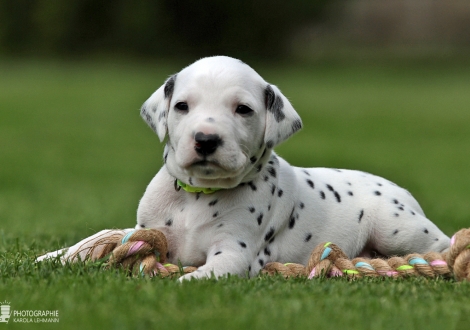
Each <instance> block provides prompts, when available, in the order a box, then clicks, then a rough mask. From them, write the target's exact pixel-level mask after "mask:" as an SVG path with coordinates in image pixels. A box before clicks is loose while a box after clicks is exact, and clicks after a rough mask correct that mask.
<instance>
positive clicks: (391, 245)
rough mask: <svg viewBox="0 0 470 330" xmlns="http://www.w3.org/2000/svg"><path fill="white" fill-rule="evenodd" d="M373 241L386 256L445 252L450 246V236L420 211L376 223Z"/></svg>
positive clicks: (376, 247)
mask: <svg viewBox="0 0 470 330" xmlns="http://www.w3.org/2000/svg"><path fill="white" fill-rule="evenodd" d="M372 242H373V246H374V248H375V249H376V250H377V251H378V252H379V253H380V254H383V255H385V256H393V255H405V254H408V253H426V252H445V251H446V250H447V249H448V248H449V247H450V238H449V237H448V236H447V235H445V234H444V233H443V232H442V231H441V230H440V229H439V228H438V227H437V226H436V225H435V224H434V223H432V222H431V221H430V220H429V219H427V218H426V217H425V216H423V215H421V214H418V213H416V214H413V215H412V216H409V217H406V216H403V215H402V216H400V218H395V219H389V221H388V222H387V223H384V222H381V223H378V224H376V226H375V228H374V231H373V237H372Z"/></svg>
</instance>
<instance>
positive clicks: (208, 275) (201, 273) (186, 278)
mask: <svg viewBox="0 0 470 330" xmlns="http://www.w3.org/2000/svg"><path fill="white" fill-rule="evenodd" d="M211 277H215V276H214V274H213V273H212V272H205V271H204V270H202V269H198V270H196V271H194V272H192V273H188V274H185V275H183V276H181V277H180V278H179V279H178V281H179V282H181V283H182V282H184V281H191V280H193V279H202V278H211Z"/></svg>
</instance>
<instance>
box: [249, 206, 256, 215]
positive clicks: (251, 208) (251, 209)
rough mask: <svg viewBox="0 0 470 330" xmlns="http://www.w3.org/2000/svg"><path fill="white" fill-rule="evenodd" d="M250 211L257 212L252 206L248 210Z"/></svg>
mask: <svg viewBox="0 0 470 330" xmlns="http://www.w3.org/2000/svg"><path fill="white" fill-rule="evenodd" d="M248 211H250V212H251V213H255V211H256V210H255V208H254V207H253V206H250V207H249V208H248Z"/></svg>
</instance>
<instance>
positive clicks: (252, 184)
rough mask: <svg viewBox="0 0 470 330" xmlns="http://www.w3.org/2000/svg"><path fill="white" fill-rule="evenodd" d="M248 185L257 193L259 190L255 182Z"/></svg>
mask: <svg viewBox="0 0 470 330" xmlns="http://www.w3.org/2000/svg"><path fill="white" fill-rule="evenodd" d="M248 185H249V186H250V188H251V190H253V191H256V190H257V189H258V188H256V186H255V185H254V183H253V181H250V182H248Z"/></svg>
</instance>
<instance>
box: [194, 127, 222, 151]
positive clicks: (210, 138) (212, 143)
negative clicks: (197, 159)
mask: <svg viewBox="0 0 470 330" xmlns="http://www.w3.org/2000/svg"><path fill="white" fill-rule="evenodd" d="M194 141H195V142H196V143H195V145H194V150H196V152H197V153H198V155H200V156H203V157H205V156H209V155H211V154H213V153H214V152H215V151H216V150H217V148H218V147H219V146H220V145H222V139H221V138H220V136H219V135H218V134H204V133H202V132H197V133H196V135H195V136H194Z"/></svg>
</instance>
